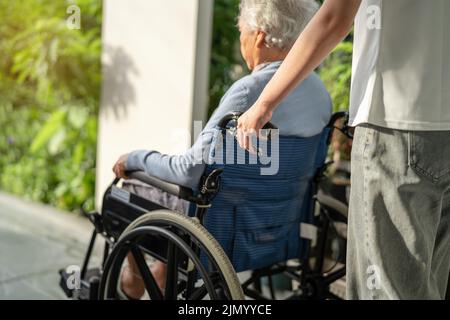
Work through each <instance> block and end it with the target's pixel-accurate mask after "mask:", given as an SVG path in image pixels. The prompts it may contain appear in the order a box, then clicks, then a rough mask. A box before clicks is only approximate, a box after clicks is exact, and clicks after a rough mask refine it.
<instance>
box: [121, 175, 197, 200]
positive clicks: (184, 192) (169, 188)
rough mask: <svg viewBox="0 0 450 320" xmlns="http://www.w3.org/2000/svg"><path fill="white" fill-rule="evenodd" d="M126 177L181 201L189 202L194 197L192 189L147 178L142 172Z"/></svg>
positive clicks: (150, 177)
mask: <svg viewBox="0 0 450 320" xmlns="http://www.w3.org/2000/svg"><path fill="white" fill-rule="evenodd" d="M127 176H128V177H130V178H132V179H135V180H138V181H140V182H143V183H145V184H148V185H150V186H152V187H155V188H158V189H160V190H162V191H164V192H167V193H169V194H171V195H174V196H176V197H178V198H180V199H183V200H187V201H191V200H192V198H193V197H194V191H193V190H192V189H190V188H186V187H183V186H179V185H176V184H173V183H169V182H166V181H163V180H160V179H158V178H155V177H152V176H149V175H148V174H146V173H145V172H143V171H134V172H127Z"/></svg>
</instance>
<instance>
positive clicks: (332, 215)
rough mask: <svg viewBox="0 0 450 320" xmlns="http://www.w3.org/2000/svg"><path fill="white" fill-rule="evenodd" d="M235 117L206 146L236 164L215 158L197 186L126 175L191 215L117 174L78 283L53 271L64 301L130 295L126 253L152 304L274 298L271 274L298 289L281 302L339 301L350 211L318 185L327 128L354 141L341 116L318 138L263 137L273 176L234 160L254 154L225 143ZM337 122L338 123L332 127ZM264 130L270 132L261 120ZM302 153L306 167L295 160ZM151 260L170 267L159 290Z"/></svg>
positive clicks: (323, 175) (95, 218)
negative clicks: (184, 204) (243, 276)
mask: <svg viewBox="0 0 450 320" xmlns="http://www.w3.org/2000/svg"><path fill="white" fill-rule="evenodd" d="M240 115H241V114H239V113H230V114H229V115H227V116H226V117H224V118H223V120H222V121H221V122H220V124H219V125H218V128H217V137H221V138H222V139H217V141H216V146H215V147H214V148H213V149H214V150H212V151H211V153H214V154H215V155H216V153H218V152H217V150H218V149H221V150H222V151H223V150H227V154H228V152H230V151H231V154H233V157H234V160H235V161H236V160H237V163H238V164H236V162H233V163H234V164H232V165H230V164H225V162H226V161H222V162H221V161H216V162H217V163H215V164H213V165H209V166H208V167H207V169H206V171H205V173H204V176H203V178H202V180H201V183H200V186H199V188H198V190H191V189H189V188H186V187H182V186H178V185H174V184H171V183H168V182H165V181H162V180H160V179H157V178H155V177H150V176H148V175H146V174H145V173H143V172H133V173H129V176H130V178H133V179H135V180H139V181H141V182H143V183H145V184H147V185H150V186H152V187H155V188H157V189H160V190H162V191H164V192H166V193H168V194H170V195H173V196H176V197H177V198H179V199H183V200H186V201H188V202H189V203H190V210H189V214H181V213H177V212H174V211H171V210H168V209H167V208H164V207H162V206H161V205H159V204H156V203H153V202H152V201H150V200H148V199H144V198H142V197H139V196H138V195H136V194H133V193H130V192H128V191H126V190H124V189H123V188H121V187H120V182H121V181H120V179H115V180H114V181H113V183H112V184H111V185H110V186H109V188H108V189H107V190H106V192H105V194H104V197H103V205H102V209H101V212H100V213H97V212H93V213H89V214H87V216H88V218H89V220H90V221H91V222H92V224H93V226H94V231H93V233H92V238H91V241H90V243H89V246H88V249H87V253H86V256H85V259H84V262H83V265H82V268H81V272H80V274H79V277H80V283H79V284H80V285H79V287H78V288H74V286H71V285H69V284H70V278H71V277H72V276H73V275H72V274H71V273H70V272H68V270H60V276H61V280H60V286H61V288H62V289H63V290H64V292H65V293H66V295H67V296H68V297H69V298H73V299H80V300H97V299H99V300H116V299H118V300H121V299H127V298H126V296H125V295H124V294H123V293H122V292H121V289H120V276H121V271H122V268H123V266H124V262H125V260H126V258H127V256H128V255H132V256H133V258H134V260H135V261H136V264H137V266H138V269H139V272H140V276H141V277H142V279H143V283H144V285H145V289H146V298H148V299H150V300H184V299H185V300H203V299H207V300H243V299H246V298H249V299H255V300H268V299H276V292H275V289H274V279H275V277H276V276H280V275H282V276H283V277H285V278H287V279H289V281H291V283H294V284H295V287H296V288H295V289H292V292H291V293H290V294H289V296H288V297H287V298H286V299H293V300H297V299H298V300H321V299H341V298H340V297H339V296H337V295H336V294H335V293H332V291H331V290H330V286H331V285H332V284H333V283H335V282H336V281H338V280H340V279H342V278H343V277H345V247H346V240H345V239H346V234H345V233H346V232H345V226H346V223H347V212H348V208H347V205H346V204H344V203H342V202H340V201H338V200H336V199H335V198H333V197H332V195H330V194H327V193H326V192H325V191H323V190H325V188H321V185H322V184H323V183H326V182H327V181H329V179H328V178H327V169H328V167H329V166H330V164H331V163H326V158H327V153H328V149H329V145H330V142H331V139H332V135H333V132H334V131H335V130H339V131H341V132H343V133H344V134H345V135H346V136H347V137H349V138H352V135H351V133H350V131H349V128H348V126H347V120H348V114H347V113H345V112H339V113H336V114H334V115H333V116H332V119H331V121H330V124H329V125H328V126H327V127H326V128H325V130H324V131H323V133H321V134H319V135H318V136H317V137H313V138H305V139H300V138H292V137H286V138H284V137H280V138H279V139H274V136H270V135H269V136H268V139H267V141H268V144H269V145H270V144H274V143H276V144H277V147H278V149H279V153H280V160H279V170H278V173H277V174H275V175H267V176H261V175H260V174H259V172H260V171H259V170H260V169H261V168H263V167H264V166H265V165H266V164H262V163H260V159H259V153H258V157H257V158H258V159H257V163H256V164H255V165H246V164H242V163H246V162H245V161H244V162H240V161H239V160H242V159H237V158H239V157H244V158H245V159H244V160H249V158H250V157H251V154H250V153H248V152H246V151H245V152H244V151H242V152H241V153H240V152H239V151H238V149H240V148H239V147H238V146H237V145H236V144H232V143H230V141H234V138H235V132H236V124H237V120H238V118H239V116H240ZM340 119H341V120H342V119H344V120H345V121H344V122H345V123H344V125H343V126H336V123H338V122H339V121H338V120H340ZM264 129H276V128H275V127H274V126H273V125H271V124H268V125H266V127H265V128H264ZM271 132H274V131H271ZM225 137H227V139H224V138H225ZM225 141H226V142H225ZM284 155H286V156H284ZM304 158H306V159H307V161H306V162H307V165H302V164H301V163H299V161H304ZM299 159H302V160H299ZM221 160H224V159H223V158H222V159H221ZM240 163H241V164H240ZM255 177H256V178H255ZM322 189H323V190H322ZM338 225H341V226H344V231H342V228H341V230H338V229H339V228H337V226H338ZM98 236H101V237H102V238H103V239H104V248H103V257H102V261H101V263H99V264H100V266H98V267H90V264H91V260H92V259H91V256H92V255H93V250H94V246H95V243H96V240H97V237H98ZM330 239H332V240H338V243H339V247H340V250H338V251H339V254H338V257H337V258H336V259H335V260H336V261H337V262H336V263H335V264H334V265H333V267H331V268H327V267H326V263H325V262H326V259H327V255H329V252H330V247H332V246H331V245H330ZM156 260H158V261H161V262H163V263H164V264H166V266H167V277H166V286H165V290H164V292H162V291H161V290H160V289H159V287H158V286H157V284H156V281H155V279H154V277H153V275H152V273H151V272H150V269H149V264H151V262H152V261H156ZM339 261H340V262H341V263H338V262H339ZM326 269H328V270H326ZM243 271H247V273H249V274H250V276H249V277H248V279H247V280H246V281H244V282H243V283H241V282H240V280H239V278H238V274H237V273H238V272H243ZM265 280H268V286H266V287H265V289H266V290H264V288H263V282H264V281H265ZM266 282H267V281H266ZM267 287H268V290H267ZM264 291H266V293H264ZM267 291H269V293H268V294H267Z"/></svg>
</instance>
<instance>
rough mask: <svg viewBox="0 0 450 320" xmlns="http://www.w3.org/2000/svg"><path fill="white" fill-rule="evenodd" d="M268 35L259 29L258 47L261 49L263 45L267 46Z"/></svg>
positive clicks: (257, 36)
mask: <svg viewBox="0 0 450 320" xmlns="http://www.w3.org/2000/svg"><path fill="white" fill-rule="evenodd" d="M266 37H267V34H266V33H265V32H263V31H258V33H257V34H256V43H255V45H256V47H257V48H258V49H261V48H262V47H265V46H266Z"/></svg>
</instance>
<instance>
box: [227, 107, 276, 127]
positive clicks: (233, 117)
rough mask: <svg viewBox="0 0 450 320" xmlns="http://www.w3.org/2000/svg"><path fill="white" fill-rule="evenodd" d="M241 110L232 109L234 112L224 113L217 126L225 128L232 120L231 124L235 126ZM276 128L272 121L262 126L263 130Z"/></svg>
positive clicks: (241, 113)
mask: <svg viewBox="0 0 450 320" xmlns="http://www.w3.org/2000/svg"><path fill="white" fill-rule="evenodd" d="M243 114H244V113H243V112H240V111H234V112H230V113H228V114H227V115H225V116H224V117H223V118H222V120H220V122H219V124H218V127H219V129H221V130H227V129H228V128H230V127H228V125H229V124H230V122H232V121H233V122H234V124H233V126H234V127H235V128H236V127H237V122H238V120H239V118H240V117H241V116H242V115H243ZM276 129H278V128H277V127H276V126H275V125H273V124H272V123H270V122H269V123H267V124H266V125H265V126H264V127H263V130H276Z"/></svg>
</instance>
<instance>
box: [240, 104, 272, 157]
mask: <svg viewBox="0 0 450 320" xmlns="http://www.w3.org/2000/svg"><path fill="white" fill-rule="evenodd" d="M271 119H272V111H270V110H269V109H268V108H264V107H263V106H261V105H260V104H258V103H255V104H254V105H253V107H251V108H250V109H249V110H248V111H247V112H246V113H244V114H243V115H242V116H241V117H240V118H239V121H238V127H237V140H238V142H239V145H240V146H241V148H242V149H245V150H247V151H250V152H252V151H253V152H254V150H253V149H254V148H253V146H252V144H251V141H252V137H253V138H255V137H256V135H258V136H259V133H260V130H261V129H262V128H263V127H264V126H265V125H266V124H267V123H268V122H269V121H270V120H271Z"/></svg>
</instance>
